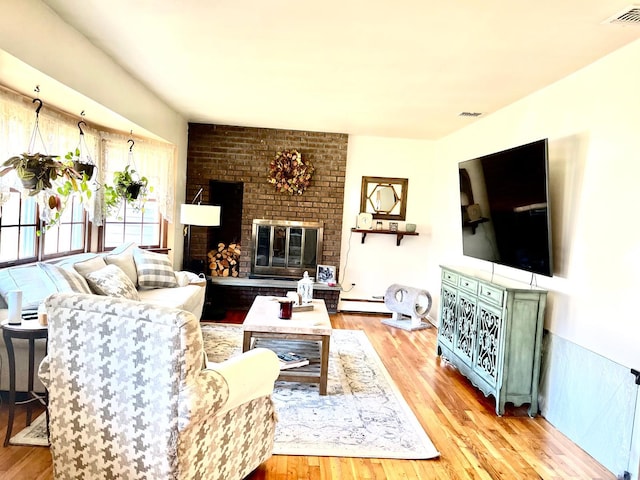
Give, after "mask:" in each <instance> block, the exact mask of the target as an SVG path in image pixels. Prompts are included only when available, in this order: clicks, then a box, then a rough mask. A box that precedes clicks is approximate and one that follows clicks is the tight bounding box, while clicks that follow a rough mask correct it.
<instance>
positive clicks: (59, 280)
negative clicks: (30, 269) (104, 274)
mask: <svg viewBox="0 0 640 480" xmlns="http://www.w3.org/2000/svg"><path fill="white" fill-rule="evenodd" d="M38 267H40V270H42V271H43V272H44V274H45V275H46V276H47V277H48V278H49V280H51V282H52V283H53V285H54V287H55V288H56V290H58V292H76V293H91V289H90V288H89V285H88V284H87V281H86V280H85V279H84V277H83V276H82V275H80V274H79V273H78V272H76V271H75V270H73V269H71V268H70V269H66V268H63V267H60V266H58V265H54V264H51V263H38Z"/></svg>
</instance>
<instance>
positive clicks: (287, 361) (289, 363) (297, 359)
mask: <svg viewBox="0 0 640 480" xmlns="http://www.w3.org/2000/svg"><path fill="white" fill-rule="evenodd" d="M278 359H279V360H280V370H287V369H289V368H297V367H303V366H304V365H309V359H308V358H305V357H303V356H300V355H298V354H297V353H293V352H289V353H278Z"/></svg>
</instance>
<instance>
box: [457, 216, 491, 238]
mask: <svg viewBox="0 0 640 480" xmlns="http://www.w3.org/2000/svg"><path fill="white" fill-rule="evenodd" d="M488 221H489V219H488V218H484V217H482V218H479V219H478V220H468V221H466V222H464V223H463V224H462V226H463V227H470V228H471V235H475V234H476V228H478V225H480V224H481V223H484V222H488Z"/></svg>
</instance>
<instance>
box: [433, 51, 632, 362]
mask: <svg viewBox="0 0 640 480" xmlns="http://www.w3.org/2000/svg"><path fill="white" fill-rule="evenodd" d="M638 58H640V41H636V42H635V43H633V44H631V45H629V46H627V47H625V48H623V49H621V50H619V51H617V52H615V53H613V54H611V55H609V56H608V57H605V58H603V59H601V60H600V61H598V62H596V63H595V64H592V65H591V66H589V67H587V68H585V69H583V70H582V71H580V72H577V73H575V74H574V75H571V76H570V77H568V78H566V79H564V80H562V81H560V82H557V83H556V84H554V85H552V86H550V87H548V88H546V89H544V90H542V91H539V92H537V93H535V94H533V95H531V96H529V97H527V98H525V99H523V100H522V101H519V102H517V103H516V104H513V105H511V106H510V107H507V108H505V109H503V110H501V111H499V112H496V113H494V114H492V115H489V116H487V117H486V118H485V119H483V120H481V121H479V122H477V123H475V124H473V125H471V126H469V127H467V128H466V129H464V130H462V131H460V132H457V133H455V134H453V135H451V136H449V137H448V138H446V139H444V140H442V141H440V142H438V145H437V155H438V158H439V160H440V161H439V162H438V164H437V168H438V171H437V172H434V173H435V175H437V178H438V181H437V182H434V183H433V185H432V188H434V189H436V190H437V191H438V198H440V199H442V202H441V216H440V217H439V218H434V219H433V220H434V223H433V224H432V230H433V231H434V232H438V237H437V238H436V239H435V240H436V241H437V243H436V245H430V248H434V249H435V250H436V252H437V255H436V256H437V257H440V258H451V260H452V261H455V262H456V263H466V264H473V265H475V266H478V267H480V268H483V269H490V268H491V267H490V264H488V263H486V262H473V261H471V260H468V259H466V258H464V257H461V256H460V255H459V252H460V243H459V228H458V225H457V222H456V225H455V226H453V225H452V224H451V222H450V220H449V217H454V216H456V215H457V209H458V204H457V202H456V201H453V200H456V198H455V197H456V196H457V188H458V186H457V182H458V178H457V162H459V161H461V160H466V159H468V158H472V157H475V156H479V155H483V154H487V153H491V152H494V151H498V150H501V149H503V148H508V147H512V146H516V145H519V144H523V143H527V142H529V141H532V140H536V139H539V138H545V137H547V138H549V157H550V158H549V163H550V176H551V187H550V191H551V202H552V204H551V209H552V229H553V240H554V254H555V257H556V258H555V260H556V265H555V269H554V270H555V275H554V277H553V278H548V277H543V276H537V281H538V285H539V286H542V287H545V288H548V289H549V290H550V291H551V292H552V293H551V295H550V307H549V311H548V312H547V316H546V327H547V328H548V329H549V330H550V331H551V332H553V333H554V334H557V335H559V336H561V337H563V338H565V339H567V340H570V341H571V342H574V343H576V344H578V345H580V346H582V347H584V348H587V349H589V350H592V351H594V352H596V353H599V354H601V355H603V356H605V357H607V358H609V359H612V360H614V361H616V362H618V363H620V364H622V365H626V366H628V367H634V368H638V367H640V348H638V347H637V339H638V338H640V321H638V315H637V313H636V310H635V302H634V299H635V297H636V296H637V294H638V292H639V291H640V277H639V276H638V271H640V238H639V235H638V233H637V232H640V227H638V225H636V224H635V221H634V208H635V203H636V197H637V192H638V188H637V180H638V178H639V176H640V148H639V146H638V135H639V134H640V115H639V112H640V96H639V95H637V93H636V92H637V86H638V85H639V84H640V65H639V64H638V62H637V59H638ZM430 267H431V268H434V267H435V264H433V263H432V264H431V265H430ZM496 272H499V273H501V274H503V275H506V276H510V277H513V278H518V279H521V280H524V281H527V282H528V281H529V280H530V275H529V274H525V273H523V272H519V271H516V270H513V269H509V268H505V267H496Z"/></svg>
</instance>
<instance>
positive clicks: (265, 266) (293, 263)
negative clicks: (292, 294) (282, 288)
mask: <svg viewBox="0 0 640 480" xmlns="http://www.w3.org/2000/svg"><path fill="white" fill-rule="evenodd" d="M251 243H252V252H251V253H252V254H251V275H252V276H254V277H278V278H301V277H302V275H303V274H304V272H305V270H306V271H309V274H310V275H311V276H313V275H314V274H315V271H316V264H317V263H318V259H319V258H320V256H321V255H322V223H318V222H294V221H286V220H254V221H253V229H252V233H251Z"/></svg>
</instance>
